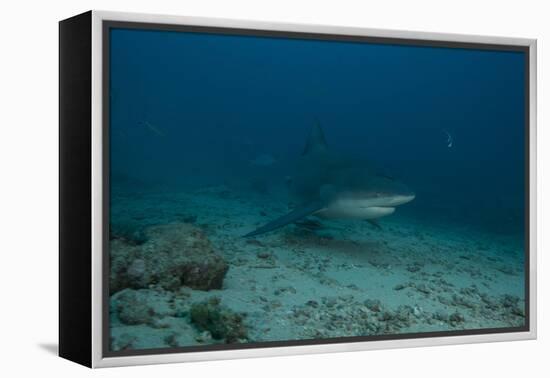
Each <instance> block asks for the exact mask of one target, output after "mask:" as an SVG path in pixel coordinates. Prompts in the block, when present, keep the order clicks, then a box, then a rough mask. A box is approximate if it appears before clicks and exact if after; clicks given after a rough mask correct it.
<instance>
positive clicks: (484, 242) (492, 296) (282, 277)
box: [109, 186, 525, 351]
mask: <svg viewBox="0 0 550 378" xmlns="http://www.w3.org/2000/svg"><path fill="white" fill-rule="evenodd" d="M111 203H112V208H111V209H112V210H111V220H112V224H113V225H112V231H111V248H110V249H111V250H110V256H111V266H112V269H115V267H116V272H115V271H114V270H113V272H112V274H111V289H113V288H115V289H116V290H111V296H110V316H109V319H110V333H111V349H112V350H113V351H120V350H131V349H133V350H135V349H150V348H166V347H185V346H199V345H210V344H215V343H249V342H267V341H285V340H302V339H318V338H332V337H347V336H371V335H387V334H407V333H416V332H438V331H459V330H471V329H482V328H504V327H506V328H507V327H521V326H523V325H524V322H525V298H524V292H525V290H524V280H525V277H524V257H523V245H522V242H521V241H519V240H517V238H516V239H514V238H513V237H511V236H506V235H498V234H492V233H483V232H480V231H472V230H471V229H468V228H464V227H457V226H456V225H447V224H445V223H442V222H440V223H433V224H427V223H426V222H419V221H417V220H415V219H414V218H411V216H410V215H407V216H403V215H400V214H399V211H398V212H396V214H394V215H392V216H390V217H387V218H384V219H383V220H382V222H381V225H382V227H381V229H378V228H377V227H374V226H373V225H371V224H369V223H367V222H361V221H353V222H350V221H330V222H326V221H323V222H322V223H319V222H317V221H315V220H313V219H312V220H310V221H305V222H303V223H302V224H300V225H289V226H287V227H285V228H283V229H280V230H277V231H275V232H272V233H269V234H265V235H261V236H258V237H256V238H243V237H242V235H244V234H245V233H247V232H250V231H251V230H253V229H255V228H256V227H258V226H260V225H262V224H265V223H267V222H268V221H269V220H271V219H273V218H275V217H277V216H280V215H282V214H284V213H286V212H287V211H288V208H287V204H286V202H285V200H284V197H283V196H281V199H280V200H278V201H275V202H274V201H273V200H270V201H268V200H267V199H266V197H262V196H256V195H250V196H245V195H237V194H236V193H234V192H232V191H230V190H228V189H227V188H225V187H223V186H220V187H210V188H205V189H202V190H196V191H187V192H180V193H162V194H159V193H157V194H118V195H113V196H112V198H111ZM120 225H124V226H123V227H121V226H120ZM166 225H168V226H169V227H164V228H162V226H166ZM159 226H160V228H158V227H159ZM124 227H127V229H125V228H124ZM155 227H157V228H156V229H154V228H155ZM178 227H179V228H178ZM121 229H122V231H121ZM147 229H150V230H153V231H154V232H153V231H151V232H149V233H148V231H147ZM167 229H170V230H172V231H170V232H171V234H168V233H163V232H164V231H163V230H167ZM143 230H145V231H143ZM174 230H183V231H179V233H178V234H177V235H176V236H174ZM185 232H190V233H191V234H192V235H193V236H192V237H191V238H196V240H197V241H196V242H193V243H190V242H189V240H190V239H189V237H188V236H187V234H185ZM151 234H154V235H155V238H156V239H155V240H153V241H150V240H149V239H148V237H150V235H151ZM191 234H190V235H191ZM178 237H179V238H181V240H179V239H178ZM163 238H166V239H167V240H162V239H163ZM186 238H187V239H186ZM168 239H170V240H168ZM184 239H186V240H184ZM193 240H195V239H193ZM178 243H179V244H178ZM182 243H183V244H182ZM155 246H162V248H164V249H166V248H168V249H169V248H172V249H173V250H170V251H164V252H163V253H164V254H162V255H157V254H156V253H155ZM170 246H172V247H170ZM159 248H161V247H159ZM201 248H203V249H205V252H204V253H205V256H208V259H209V260H208V261H209V262H208V263H203V262H202V261H201V257H200V256H201V255H200V253H201V251H202V250H201ZM191 250H193V251H192V253H193V254H194V255H193V256H191V257H190V256H188V254H189V253H191V252H190V251H191ZM197 256H199V257H198V258H197ZM163 258H164V260H161V259H163ZM205 259H206V257H205ZM205 261H206V260H205ZM171 264H173V265H174V266H171ZM177 264H179V265H177ZM193 264H194V265H193ZM176 265H177V266H176ZM158 266H162V267H163V269H164V270H159V269H158ZM155 269H156V270H155ZM201 274H204V275H205V277H206V276H208V277H207V279H206V278H205V280H203V281H204V282H202V281H200V279H201V276H200V275H201ZM161 275H163V276H162V277H161ZM167 275H168V276H170V275H174V277H166V276H167ZM197 277H198V278H197ZM166 278H170V280H167V279H166ZM172 278H174V279H172ZM186 283H189V284H187V285H186ZM199 287H200V289H199Z"/></svg>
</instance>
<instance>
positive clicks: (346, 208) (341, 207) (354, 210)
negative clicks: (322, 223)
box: [315, 201, 395, 219]
mask: <svg viewBox="0 0 550 378" xmlns="http://www.w3.org/2000/svg"><path fill="white" fill-rule="evenodd" d="M394 211H395V208H394V207H382V206H370V207H360V206H356V205H354V204H352V203H345V202H343V201H342V202H340V201H338V202H336V203H332V204H330V205H329V206H327V207H326V208H324V209H322V210H319V211H318V212H316V213H315V215H317V216H319V217H321V218H325V219H376V218H380V217H384V216H386V215H390V214H392V213H393V212H394Z"/></svg>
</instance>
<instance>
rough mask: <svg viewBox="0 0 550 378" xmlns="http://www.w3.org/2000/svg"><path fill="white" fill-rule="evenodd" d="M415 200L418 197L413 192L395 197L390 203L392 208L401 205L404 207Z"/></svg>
mask: <svg viewBox="0 0 550 378" xmlns="http://www.w3.org/2000/svg"><path fill="white" fill-rule="evenodd" d="M415 198H416V195H415V194H414V193H412V192H411V193H408V194H401V195H397V196H394V197H392V198H391V200H390V201H389V202H390V204H391V205H392V206H399V205H403V204H406V203H408V202H411V201H412V200H413V199H415Z"/></svg>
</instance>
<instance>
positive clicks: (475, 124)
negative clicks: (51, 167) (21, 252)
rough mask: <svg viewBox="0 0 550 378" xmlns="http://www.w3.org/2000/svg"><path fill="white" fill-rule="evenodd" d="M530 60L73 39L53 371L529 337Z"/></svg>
mask: <svg viewBox="0 0 550 378" xmlns="http://www.w3.org/2000/svg"><path fill="white" fill-rule="evenodd" d="M535 63H536V42H535V41H534V40H530V39H519V38H504V37H485V36H470V35H450V34H435V33H418V32H406V31H389V30H373V29H359V28H346V27H334V26H321V25H296V24H276V23H264V22H253V21H246V22H245V21H236V20H223V19H206V18H204V19H203V18H189V17H176V16H159V15H147V14H129V13H113V12H97V11H91V12H87V13H84V14H81V15H79V16H75V17H73V18H70V19H67V20H64V21H61V22H60V110H59V114H60V251H59V253H60V277H59V280H60V281H59V282H60V286H59V287H60V309H59V310H60V311H59V312H60V317H59V318H60V327H59V330H60V333H59V339H60V355H61V356H62V357H65V358H67V359H70V360H73V361H75V362H78V363H81V364H83V365H86V366H90V367H107V366H121V365H134V364H146V363H164V362H179V361H200V360H214V359H227V358H239V357H254V356H273V355H288V354H299V353H317V352H330V351H334V352H337V351H352V350H367V349H379V348H393V347H410V346H425V345H443V344H454V343H473V342H485V341H502V340H519V339H530V338H535V337H536V318H535V315H536V295H535V293H536V292H535V290H536V288H535V274H536V265H535V251H536V246H535V241H536V237H535V230H536V225H535V219H536V191H535V189H536V181H535V180H536V169H535V168H536V162H535V156H536V151H535V121H536V119H535V117H536V109H535V103H536V101H535V94H536V78H535V73H536V68H535Z"/></svg>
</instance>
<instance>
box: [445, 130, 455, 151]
mask: <svg viewBox="0 0 550 378" xmlns="http://www.w3.org/2000/svg"><path fill="white" fill-rule="evenodd" d="M443 132H444V133H445V134H447V147H449V148H451V147H452V146H453V136H452V135H451V134H450V133H449V132H448V131H447V130H445V129H443Z"/></svg>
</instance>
